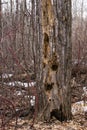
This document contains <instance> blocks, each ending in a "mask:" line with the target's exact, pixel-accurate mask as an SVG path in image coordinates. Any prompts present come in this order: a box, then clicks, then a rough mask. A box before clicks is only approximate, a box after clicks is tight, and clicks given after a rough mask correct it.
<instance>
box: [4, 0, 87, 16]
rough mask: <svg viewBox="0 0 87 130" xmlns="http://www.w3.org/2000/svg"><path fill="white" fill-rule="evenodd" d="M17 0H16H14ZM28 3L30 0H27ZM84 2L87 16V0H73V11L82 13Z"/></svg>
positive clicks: (6, 0)
mask: <svg viewBox="0 0 87 130" xmlns="http://www.w3.org/2000/svg"><path fill="white" fill-rule="evenodd" d="M2 1H3V2H8V4H9V3H10V0H2ZM13 1H14V2H15V0H13ZM20 1H23V0H19V2H20ZM27 1H28V3H29V1H30V0H27ZM82 2H83V7H84V8H83V12H84V13H83V14H84V17H87V0H72V5H73V9H75V10H73V13H75V12H76V10H77V12H78V15H79V14H80V11H81V6H82ZM5 8H7V6H5Z"/></svg>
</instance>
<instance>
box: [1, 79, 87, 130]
mask: <svg viewBox="0 0 87 130" xmlns="http://www.w3.org/2000/svg"><path fill="white" fill-rule="evenodd" d="M81 79H82V78H81ZM80 81H81V80H80ZM80 81H78V82H77V81H75V79H74V80H73V81H72V82H73V83H72V115H73V116H72V120H69V121H67V122H62V123H61V122H60V121H58V120H56V119H55V118H54V119H52V120H51V121H50V122H45V121H44V122H42V121H37V120H35V121H34V122H33V119H31V120H28V117H22V118H18V120H17V125H16V126H17V127H16V129H15V130H87V80H86V82H85V84H82V81H83V80H82V81H81V82H80ZM79 82H80V83H79ZM19 83H20V82H17V83H15V84H16V85H19ZM6 85H8V84H7V83H6ZM24 85H25V88H27V86H26V84H24V83H23V84H21V86H22V87H23V86H24ZM31 85H32V84H30V86H31ZM11 86H14V84H13V82H11ZM12 88H13V87H12ZM8 90H9V89H8ZM13 90H14V89H12V95H13V92H14V91H13ZM23 91H24V90H23ZM1 92H2V91H1ZM5 92H7V89H6V91H5ZM17 92H18V93H17V96H18V97H17V98H19V96H20V94H21V93H19V88H18V89H17ZM84 92H85V94H86V101H85V99H84ZM5 94H6V93H5ZM7 94H8V96H9V93H7ZM7 94H6V96H7ZM25 94H26V93H25ZM10 98H11V97H10ZM84 101H85V102H84ZM35 119H36V118H35ZM12 124H15V120H12V121H11V125H12ZM7 127H8V128H7V129H6V130H14V127H10V125H9V126H7ZM2 128H3V127H2ZM0 130H1V129H0Z"/></svg>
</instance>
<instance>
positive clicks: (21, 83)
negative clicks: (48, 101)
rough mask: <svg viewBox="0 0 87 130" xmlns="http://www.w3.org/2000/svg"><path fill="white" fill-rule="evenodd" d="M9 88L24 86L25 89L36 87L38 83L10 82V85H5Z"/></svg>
mask: <svg viewBox="0 0 87 130" xmlns="http://www.w3.org/2000/svg"><path fill="white" fill-rule="evenodd" d="M4 84H7V85H9V86H24V87H32V86H35V84H36V82H31V83H23V82H20V81H14V82H9V83H4Z"/></svg>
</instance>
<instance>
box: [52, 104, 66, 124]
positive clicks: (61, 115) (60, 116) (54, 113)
mask: <svg viewBox="0 0 87 130" xmlns="http://www.w3.org/2000/svg"><path fill="white" fill-rule="evenodd" d="M53 117H55V118H56V119H57V120H59V121H61V122H62V121H66V120H67V118H66V116H65V115H64V113H63V112H62V106H60V109H59V110H58V109H54V110H52V112H51V113H50V118H51V119H52V118H53Z"/></svg>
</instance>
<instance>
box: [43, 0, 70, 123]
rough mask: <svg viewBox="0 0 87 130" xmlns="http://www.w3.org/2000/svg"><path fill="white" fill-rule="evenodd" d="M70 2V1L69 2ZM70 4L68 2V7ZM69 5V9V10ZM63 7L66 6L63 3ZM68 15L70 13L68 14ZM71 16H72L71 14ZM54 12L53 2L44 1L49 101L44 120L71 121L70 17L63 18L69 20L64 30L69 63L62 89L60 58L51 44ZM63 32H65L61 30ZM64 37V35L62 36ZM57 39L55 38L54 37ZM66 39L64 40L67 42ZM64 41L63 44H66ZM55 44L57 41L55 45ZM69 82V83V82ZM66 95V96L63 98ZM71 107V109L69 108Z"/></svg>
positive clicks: (44, 43) (45, 84) (45, 72)
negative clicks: (58, 73)
mask: <svg viewBox="0 0 87 130" xmlns="http://www.w3.org/2000/svg"><path fill="white" fill-rule="evenodd" d="M67 1H68V0H67ZM69 4H70V3H69V2H68V5H69ZM68 5H67V8H69V7H68ZM63 6H66V5H65V4H64V3H63ZM66 14H68V12H67V13H66ZM69 15H70V14H69ZM54 18H55V16H54V12H53V5H52V3H51V0H42V30H43V72H44V78H43V84H44V91H45V94H46V99H47V105H46V107H45V109H44V114H43V115H44V116H43V117H44V118H45V119H46V120H49V119H50V118H51V117H52V116H55V117H56V118H57V119H59V120H61V121H63V120H67V119H70V117H71V109H70V108H71V107H70V105H71V104H70V98H68V97H69V96H70V89H69V86H70V74H71V73H70V72H71V70H70V65H71V62H70V61H71V55H70V51H71V50H69V49H70V45H71V44H69V43H70V42H71V41H70V35H69V34H70V33H71V32H69V31H70V30H69V31H68V30H67V29H68V28H69V29H70V26H69V25H70V23H69V22H70V21H69V20H68V16H67V15H66V16H64V17H63V18H64V19H66V20H67V22H66V21H65V22H66V24H69V25H67V27H68V26H69V27H68V28H64V29H65V30H67V32H66V33H67V34H66V37H65V39H67V41H66V43H67V45H66V49H67V50H66V51H67V53H66V59H64V60H66V61H67V62H65V63H66V65H67V68H66V71H65V72H66V84H65V85H66V88H65V87H64V86H63V88H61V89H60V86H59V85H58V81H57V72H58V67H59V63H58V56H57V53H56V51H55V50H56V49H55V48H53V50H52V48H51V44H50V33H53V31H54V26H55V25H54V23H55V21H54ZM61 31H63V30H61ZM61 35H63V34H61ZM54 37H55V36H54ZM54 37H53V39H54ZM65 39H63V40H64V41H65ZM64 41H63V42H64ZM52 44H55V39H54V43H52ZM68 67H69V68H68ZM67 80H68V81H67ZM63 95H65V96H63ZM68 107H69V108H68Z"/></svg>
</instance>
